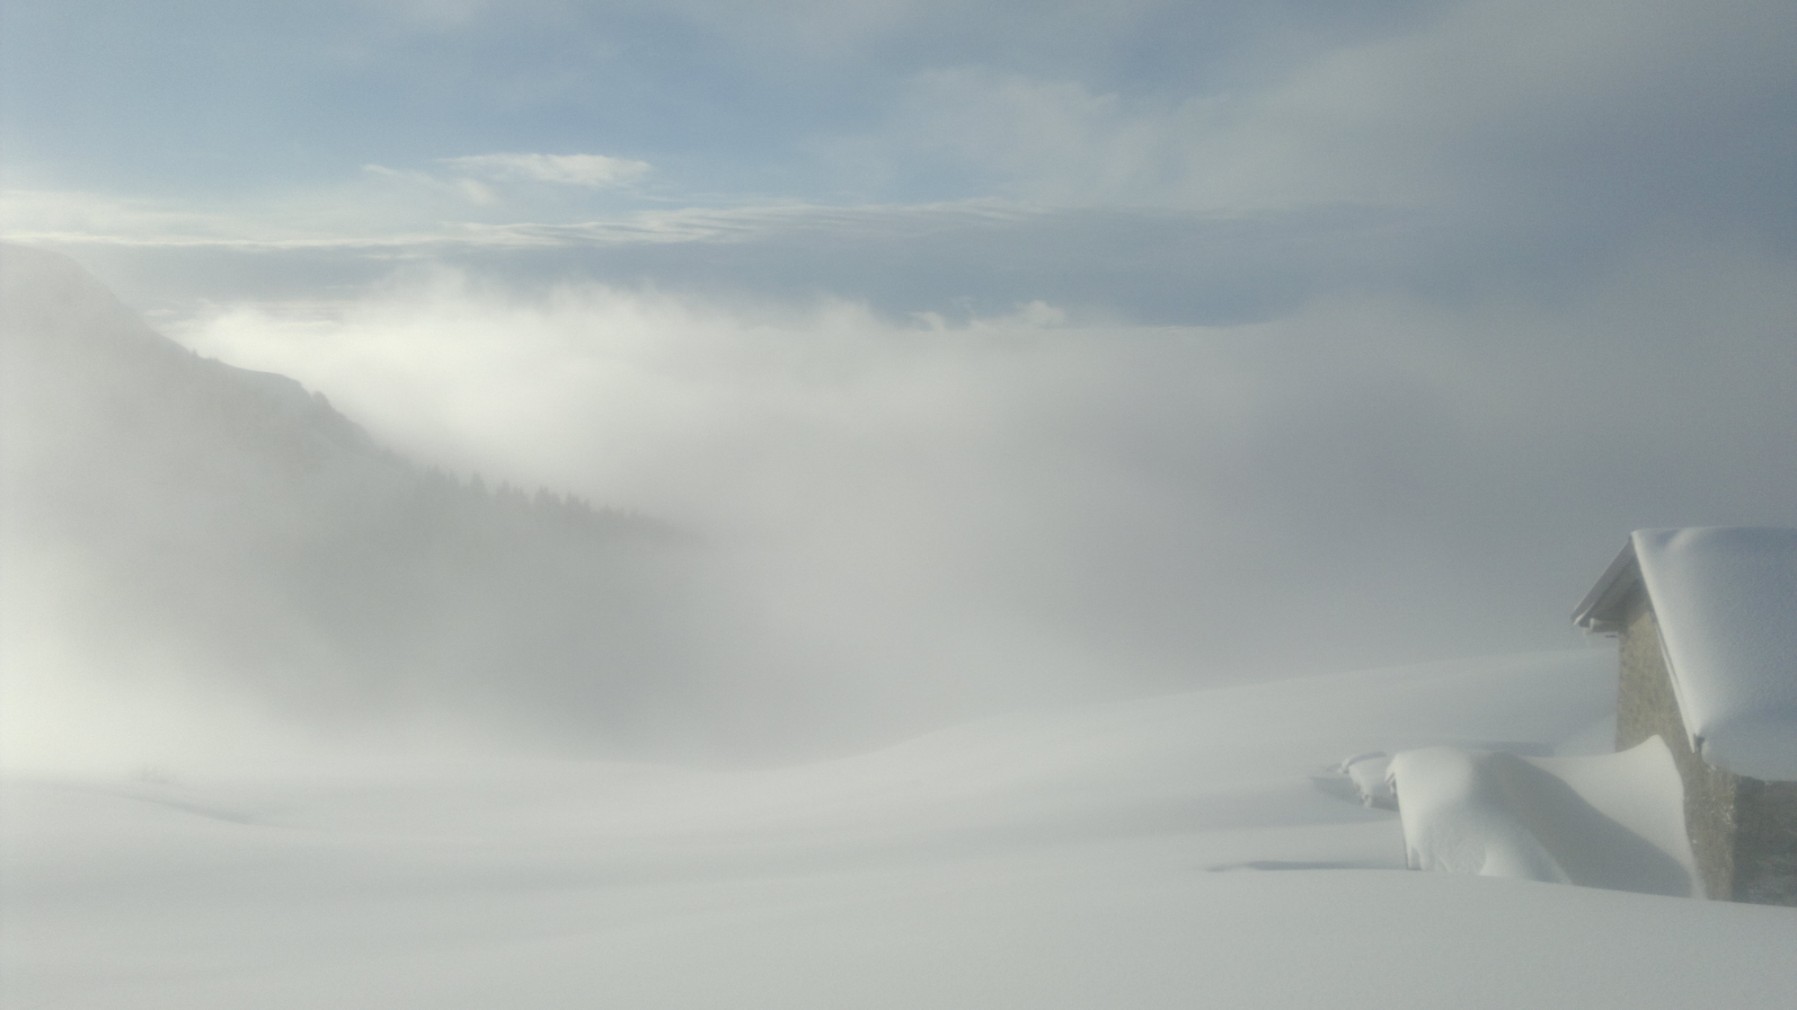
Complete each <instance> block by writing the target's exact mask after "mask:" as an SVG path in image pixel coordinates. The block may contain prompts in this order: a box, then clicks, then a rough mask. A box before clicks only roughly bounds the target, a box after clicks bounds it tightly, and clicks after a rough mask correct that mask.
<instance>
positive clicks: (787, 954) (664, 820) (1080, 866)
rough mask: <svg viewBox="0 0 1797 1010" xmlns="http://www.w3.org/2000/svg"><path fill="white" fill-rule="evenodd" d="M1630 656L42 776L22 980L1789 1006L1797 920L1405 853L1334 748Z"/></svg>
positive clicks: (416, 994)
mask: <svg viewBox="0 0 1797 1010" xmlns="http://www.w3.org/2000/svg"><path fill="white" fill-rule="evenodd" d="M1612 662H1613V659H1612V657H1611V656H1610V654H1609V653H1607V652H1605V651H1603V650H1592V651H1589V652H1577V653H1566V654H1553V655H1545V656H1533V657H1519V658H1509V659H1503V660H1483V661H1471V662H1464V663H1457V664H1442V665H1435V666H1427V667H1412V668H1404V669H1397V670H1385V671H1374V672H1365V673H1355V674H1346V675H1338V676H1327V677H1314V678H1307V679H1297V680H1289V681H1282V682H1273V683H1263V684H1257V685H1252V686H1246V687H1236V688H1227V689H1212V690H1204V691H1198V692H1193V693H1189V694H1183V695H1176V696H1172V697H1165V698H1154V699H1146V700H1142V701H1136V702H1128V703H1119V704H1112V705H1105V706H1097V707H1090V708H1084V709H1073V710H1058V711H1048V712H1037V713H1027V714H1019V715H1014V716H1008V717H1004V718H998V719H992V720H988V721H984V722H980V723H975V724H970V725H966V726H962V727H958V728H954V729H950V730H945V731H942V732H939V733H935V734H932V735H929V736H926V737H923V738H920V739H917V740H913V741H910V742H908V743H905V744H902V745H900V746H896V747H891V748H888V749H885V750H881V751H878V752H875V753H870V754H864V755H860V756H855V757H850V758H844V759H840V760H834V761H828V762H822V763H816V764H810V765H804V766H799V767H791V768H780V769H764V770H749V771H745V770H728V771H715V770H714V771H702V770H693V769H680V768H671V767H657V766H641V765H623V764H615V763H593V762H576V761H550V760H543V759H530V758H522V757H511V758H502V757H497V756H487V757H481V758H475V757H472V756H463V757H461V758H458V759H448V758H435V759H423V758H412V759H399V758H387V759H376V758H372V757H369V756H361V757H358V758H355V759H353V760H352V759H349V758H347V757H346V758H344V759H342V760H340V761H332V760H325V759H319V758H309V759H307V760H305V761H303V762H299V763H291V762H289V763H283V762H278V761H272V760H271V761H269V762H268V763H266V764H265V765H256V764H251V763H243V764H240V765H238V766H236V767H235V768H233V769H232V770H231V772H230V773H228V774H227V773H224V772H222V771H220V770H218V769H216V768H214V769H210V770H206V769H197V768H196V769H169V770H168V773H167V775H166V776H151V777H148V779H144V778H140V777H132V776H124V775H121V776H119V777H118V778H116V779H113V780H108V779H106V778H105V777H103V776H97V775H91V774H89V775H84V776H82V777H60V778H59V777H54V776H47V775H43V774H37V775H26V774H23V773H14V774H12V775H10V776H9V777H8V779H7V780H6V782H5V787H4V792H3V793H0V797H3V800H4V818H3V820H0V830H3V831H4V850H3V853H4V860H5V862H4V893H3V894H0V898H3V902H4V903H3V904H0V916H3V917H4V918H3V919H0V929H3V932H0V956H3V960H0V987H3V988H0V997H3V998H0V1005H4V1006H5V1007H8V1008H15V1007H16V1008H40V1007H41V1008H53V1007H79V1008H111V1007H117V1008H132V1010H155V1008H170V1010H173V1008H180V1010H202V1008H214V1007H216V1008H230V1010H242V1008H251V1007H254V1008H258V1010H276V1008H320V1007H380V1008H405V1007H419V1008H427V1007H428V1008H431V1010H449V1008H458V1007H466V1008H493V1007H532V1008H540V1007H628V1008H652V1007H730V1008H738V1007H767V1008H779V1010H796V1008H809V1007H817V1008H845V1007H855V1008H860V1007H894V1008H898V1007H903V1008H959V1007H966V1008H981V1010H990V1008H1002V1007H1028V1008H1056V1007H1082V1008H1089V1007H1106V1008H1112V1007H1116V1008H1132V1007H1193V1006H1232V1007H1234V1006H1267V1007H1312V1006H1314V1007H1330V1008H1354V1007H1369V1008H1371V1007H1377V1008H1380V1010H1389V1008H1391V1007H1442V1006H1456V1007H1466V1006H1478V1007H1545V1006H1554V1007H1582V1008H1584V1007H1618V1008H1622V1007H1626V1008H1629V1010H1642V1008H1648V1007H1680V1008H1684V1007H1690V1006H1698V1005H1701V1006H1710V1007H1716V1006H1738V1007H1768V1006H1779V1005H1785V1003H1786V1001H1788V999H1789V995H1790V992H1789V990H1790V981H1791V970H1790V965H1789V960H1788V955H1789V952H1790V951H1791V950H1793V949H1797V913H1794V912H1793V911H1792V910H1790V909H1777V908H1763V907H1752V906H1741V905H1729V904H1721V903H1712V902H1701V901H1692V900H1684V899H1676V898H1662V897H1652V896H1647V895H1640V894H1630V893H1622V892H1615V891H1601V890H1595V889H1589V888H1579V887H1568V886H1556V885H1546V884H1538V883H1531V882H1524V881H1513V880H1499V879H1489V878H1479V877H1471V876H1456V875H1450V874H1441V873H1414V872H1406V871H1405V870H1404V869H1403V866H1404V858H1405V852H1404V841H1403V837H1402V831H1401V828H1400V826H1399V823H1398V820H1397V816H1396V815H1395V814H1393V813H1391V812H1390V811H1385V810H1373V809H1367V808H1364V807H1362V806H1360V805H1359V804H1358V803H1357V802H1356V801H1355V800H1354V797H1353V789H1352V785H1351V783H1349V782H1348V781H1347V780H1346V779H1342V778H1338V777H1333V776H1332V775H1331V774H1330V773H1329V771H1328V769H1330V768H1331V767H1332V766H1335V765H1337V764H1338V763H1339V762H1340V761H1341V759H1342V758H1344V757H1346V756H1348V755H1352V754H1358V753H1363V752H1366V751H1370V750H1384V751H1389V752H1395V751H1397V750H1399V749H1405V748H1413V747H1423V746H1428V745H1433V744H1451V745H1458V746H1463V747H1474V748H1477V747H1502V748H1506V749H1511V750H1517V751H1521V752H1529V753H1534V754H1540V755H1546V754H1556V753H1558V754H1566V753H1577V752H1580V751H1586V750H1596V749H1601V748H1602V747H1603V746H1604V745H1605V743H1606V742H1607V733H1608V728H1607V725H1606V715H1607V713H1608V711H1609V710H1610V708H1611V706H1612V704H1613V702H1612V692H1613V687H1612V677H1613V673H1612V669H1611V664H1612Z"/></svg>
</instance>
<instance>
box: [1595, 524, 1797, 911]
mask: <svg viewBox="0 0 1797 1010" xmlns="http://www.w3.org/2000/svg"><path fill="white" fill-rule="evenodd" d="M1573 620H1574V622H1575V623H1577V624H1578V625H1579V626H1580V627H1583V628H1586V629H1588V630H1590V631H1595V632H1601V633H1610V634H1615V635H1617V636H1618V637H1619V638H1620V657H1621V675H1620V684H1619V691H1618V695H1617V719H1616V745H1617V749H1618V750H1622V749H1626V748H1629V747H1632V746H1634V745H1635V744H1638V743H1640V742H1641V741H1643V740H1646V739H1648V738H1649V737H1652V736H1655V735H1658V736H1660V737H1661V738H1662V739H1664V740H1665V741H1666V743H1667V745H1668V746H1669V747H1670V748H1671V750H1672V755H1673V759H1674V762H1675V763H1676V764H1677V766H1678V770H1679V775H1680V777H1681V778H1682V779H1683V781H1684V802H1685V827H1686V830H1687V832H1688V833H1689V835H1690V839H1691V847H1692V850H1693V852H1694V853H1695V855H1696V858H1697V869H1698V874H1699V876H1700V877H1701V879H1702V883H1703V888H1704V891H1705V893H1706V894H1707V895H1708V896H1709V897H1711V898H1719V899H1725V900H1733V901H1751V902H1758V903H1761V904H1773V905H1797V530H1792V529H1751V528H1736V527H1711V528H1700V529H1678V530H1639V531H1637V532H1635V533H1634V534H1633V535H1631V536H1630V538H1629V542H1628V544H1627V545H1626V546H1624V547H1623V549H1622V553H1621V554H1619V555H1618V556H1617V557H1616V560H1615V561H1614V562H1612V563H1611V564H1610V567H1609V569H1608V570H1606V571H1605V572H1604V574H1603V577H1602V578H1601V579H1599V580H1598V582H1597V585H1596V586H1594V587H1593V588H1592V590H1591V592H1590V593H1588V594H1587V595H1586V597H1585V599H1584V601H1583V602H1582V603H1580V604H1579V608H1578V610H1577V611H1576V613H1575V614H1574V615H1573Z"/></svg>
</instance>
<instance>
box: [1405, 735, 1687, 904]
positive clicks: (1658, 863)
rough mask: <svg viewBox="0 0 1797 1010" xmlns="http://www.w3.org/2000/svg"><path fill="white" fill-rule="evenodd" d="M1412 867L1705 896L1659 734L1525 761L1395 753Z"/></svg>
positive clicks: (1447, 750)
mask: <svg viewBox="0 0 1797 1010" xmlns="http://www.w3.org/2000/svg"><path fill="white" fill-rule="evenodd" d="M1390 778H1391V783H1392V786H1393V788H1394V789H1395V790H1396V792H1397V796H1398V801H1399V804H1400V806H1399V810H1400V812H1401V814H1402V817H1403V822H1404V848H1405V852H1406V862H1408V864H1409V865H1410V866H1411V867H1412V868H1413V869H1423V870H1445V871H1448V872H1450V873H1470V874H1478V875H1481V876H1487V877H1511V878H1520V879H1524V880H1538V881H1544V882H1550V883H1563V884H1582V885H1585V886H1589V887H1604V888H1610V889H1613V890H1621V891H1638V892H1641V893H1644V894H1663V895H1671V896H1680V897H1698V896H1701V891H1700V889H1699V885H1698V878H1697V875H1696V869H1695V862H1696V861H1695V859H1694V857H1693V855H1692V852H1691V844H1690V842H1689V840H1688V839H1687V837H1686V834H1685V821H1684V787H1683V784H1682V782H1681V780H1680V779H1679V776H1678V769H1677V767H1676V766H1675V765H1674V764H1673V761H1672V752H1671V751H1670V750H1669V749H1668V748H1667V746H1666V743H1665V741H1664V740H1662V739H1660V738H1659V737H1657V736H1656V737H1653V738H1652V739H1649V740H1646V741H1644V742H1643V743H1641V744H1640V745H1638V746H1636V747H1634V748H1632V749H1630V750H1627V751H1623V752H1621V753H1618V754H1602V755H1592V756H1583V757H1554V758H1530V757H1522V756H1520V755H1517V754H1507V753H1483V752H1477V751H1464V750H1459V749H1456V748H1451V747H1430V748H1425V749H1422V750H1413V751H1404V752H1402V753H1400V754H1398V755H1396V756H1395V757H1393V758H1392V759H1391V767H1390Z"/></svg>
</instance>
